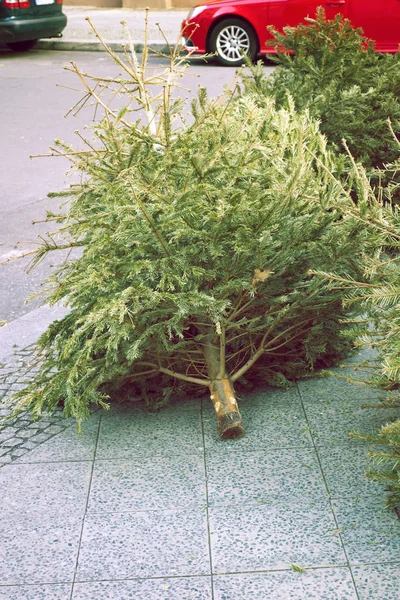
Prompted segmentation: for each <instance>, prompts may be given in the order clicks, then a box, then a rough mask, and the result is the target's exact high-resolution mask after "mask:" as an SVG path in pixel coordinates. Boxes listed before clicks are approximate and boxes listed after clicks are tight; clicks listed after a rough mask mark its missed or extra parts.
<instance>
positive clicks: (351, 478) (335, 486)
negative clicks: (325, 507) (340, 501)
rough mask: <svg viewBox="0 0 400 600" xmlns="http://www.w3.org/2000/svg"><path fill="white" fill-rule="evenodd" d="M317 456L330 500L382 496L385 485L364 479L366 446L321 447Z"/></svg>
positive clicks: (368, 463) (366, 458)
mask: <svg viewBox="0 0 400 600" xmlns="http://www.w3.org/2000/svg"><path fill="white" fill-rule="evenodd" d="M318 454H319V458H320V461H321V465H322V471H323V473H324V475H325V479H326V482H327V485H328V488H329V493H330V496H331V497H332V498H345V497H353V498H356V497H358V496H360V495H368V496H370V495H373V494H377V495H380V497H381V498H382V497H383V496H384V493H385V485H384V484H382V483H379V482H376V481H372V480H371V479H368V478H367V477H365V472H366V471H367V469H368V467H369V466H370V458H369V456H368V445H367V444H363V445H359V444H353V445H352V446H350V447H345V446H336V447H330V448H326V447H323V448H319V449H318Z"/></svg>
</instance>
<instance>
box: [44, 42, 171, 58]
mask: <svg viewBox="0 0 400 600" xmlns="http://www.w3.org/2000/svg"><path fill="white" fill-rule="evenodd" d="M106 44H107V46H108V47H109V48H110V49H111V50H112V51H113V52H123V51H124V46H126V44H127V43H126V42H125V41H124V40H112V41H106ZM133 46H134V48H135V50H136V52H138V53H139V54H141V53H142V52H143V48H144V43H143V41H133ZM148 47H149V49H150V51H151V50H153V51H154V53H161V54H167V55H170V53H171V48H172V46H168V44H166V43H165V42H159V41H149V43H148ZM35 48H36V49H38V50H63V51H70V52H76V51H78V52H79V51H80V52H105V49H104V46H103V44H101V43H100V42H94V41H91V40H39V41H38V42H37V44H36V46H35Z"/></svg>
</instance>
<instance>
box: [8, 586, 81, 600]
mask: <svg viewBox="0 0 400 600" xmlns="http://www.w3.org/2000/svg"><path fill="white" fill-rule="evenodd" d="M71 590H72V585H71V584H60V583H58V584H53V585H19V586H15V587H14V586H13V587H11V586H5V587H2V586H0V600H70V598H71Z"/></svg>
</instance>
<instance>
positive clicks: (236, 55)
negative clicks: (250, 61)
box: [217, 25, 250, 62]
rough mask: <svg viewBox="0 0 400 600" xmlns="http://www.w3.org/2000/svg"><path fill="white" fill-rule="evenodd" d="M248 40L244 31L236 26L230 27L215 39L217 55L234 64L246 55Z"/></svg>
mask: <svg viewBox="0 0 400 600" xmlns="http://www.w3.org/2000/svg"><path fill="white" fill-rule="evenodd" d="M249 50H250V38H249V36H248V34H247V33H246V31H245V30H244V29H242V28H241V27H238V26H237V25H230V26H229V27H225V29H222V31H220V33H219V35H218V37H217V51H218V54H219V55H220V56H221V57H222V58H224V59H225V60H228V61H230V62H236V61H237V60H240V59H241V58H243V56H244V55H245V54H248V53H249Z"/></svg>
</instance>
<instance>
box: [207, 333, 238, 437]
mask: <svg viewBox="0 0 400 600" xmlns="http://www.w3.org/2000/svg"><path fill="white" fill-rule="evenodd" d="M198 329H199V331H200V332H201V333H203V334H204V338H203V340H202V342H203V346H202V348H203V353H204V357H205V360H206V365H207V372H208V376H209V378H210V381H211V383H210V392H211V400H212V403H213V405H214V409H215V414H216V416H217V423H218V433H219V435H220V437H221V438H224V439H229V438H238V437H241V436H242V435H243V434H244V427H243V423H242V417H241V416H240V412H239V408H238V405H237V401H236V397H235V390H234V388H233V383H232V381H231V380H230V379H229V377H228V376H227V374H226V371H225V359H224V356H225V347H224V344H225V339H224V336H223V335H222V336H220V337H218V336H217V335H216V334H215V331H214V327H213V326H212V325H210V326H205V325H202V326H198ZM218 342H219V344H218Z"/></svg>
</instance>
